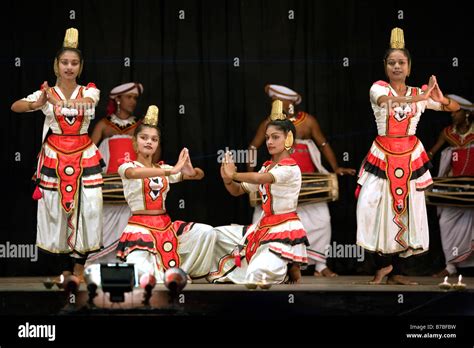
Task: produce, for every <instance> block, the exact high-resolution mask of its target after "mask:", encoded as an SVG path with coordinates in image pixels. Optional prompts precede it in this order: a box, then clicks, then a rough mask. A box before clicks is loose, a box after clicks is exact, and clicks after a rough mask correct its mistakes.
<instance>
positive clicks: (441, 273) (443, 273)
mask: <svg viewBox="0 0 474 348" xmlns="http://www.w3.org/2000/svg"><path fill="white" fill-rule="evenodd" d="M451 275H453V274H451V273H449V271H448V270H447V269H446V268H445V269H443V270H442V271H439V272H438V273H435V274H433V275H432V277H433V278H444V277H449V276H451Z"/></svg>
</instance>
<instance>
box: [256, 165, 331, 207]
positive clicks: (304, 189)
mask: <svg viewBox="0 0 474 348" xmlns="http://www.w3.org/2000/svg"><path fill="white" fill-rule="evenodd" d="M301 176H302V182H301V190H300V194H299V196H298V204H301V203H308V202H311V203H320V202H334V201H336V200H337V199H338V198H339V185H338V182H337V176H336V174H335V173H329V174H320V173H303V174H302V175H301ZM249 200H250V205H251V206H252V207H255V206H258V205H260V204H261V203H262V199H261V198H260V194H259V193H258V192H251V193H250V194H249Z"/></svg>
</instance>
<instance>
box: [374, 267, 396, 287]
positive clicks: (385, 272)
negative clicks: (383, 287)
mask: <svg viewBox="0 0 474 348" xmlns="http://www.w3.org/2000/svg"><path fill="white" fill-rule="evenodd" d="M392 270H393V267H392V265H388V266H387V267H384V268H381V269H379V270H377V272H375V276H374V279H372V280H371V281H370V282H369V284H371V285H376V284H381V283H382V280H383V278H385V276H386V275H388V274H389V273H390V272H392Z"/></svg>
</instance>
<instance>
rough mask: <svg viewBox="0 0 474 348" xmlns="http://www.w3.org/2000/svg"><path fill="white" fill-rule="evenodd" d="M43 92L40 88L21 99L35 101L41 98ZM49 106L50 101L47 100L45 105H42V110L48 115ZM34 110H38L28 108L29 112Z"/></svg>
mask: <svg viewBox="0 0 474 348" xmlns="http://www.w3.org/2000/svg"><path fill="white" fill-rule="evenodd" d="M42 93H43V92H42V91H40V90H38V91H36V92H33V93H31V94H30V95H29V96H27V97H25V98H23V99H21V100H24V101H27V102H35V101H37V100H38V99H39V97H41V94H42ZM48 108H49V102H46V103H44V105H43V106H42V107H41V109H39V110H41V111H43V113H44V114H45V115H46V113H47V111H48ZM33 111H36V110H28V111H27V112H33Z"/></svg>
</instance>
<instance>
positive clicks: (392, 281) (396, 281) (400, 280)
mask: <svg viewBox="0 0 474 348" xmlns="http://www.w3.org/2000/svg"><path fill="white" fill-rule="evenodd" d="M387 284H389V285H418V283H417V282H412V281H410V280H409V279H408V278H405V277H404V276H402V275H399V274H397V275H391V276H389V277H388V278H387Z"/></svg>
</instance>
